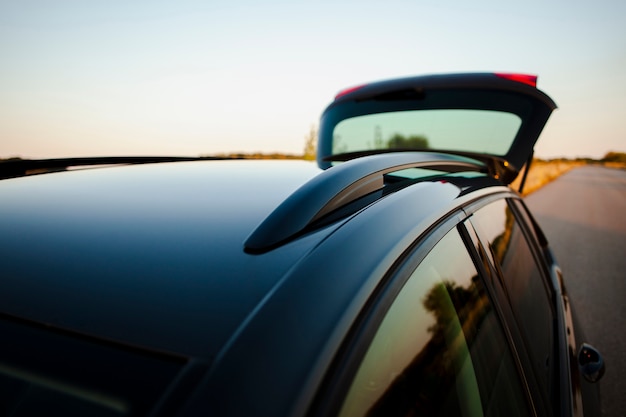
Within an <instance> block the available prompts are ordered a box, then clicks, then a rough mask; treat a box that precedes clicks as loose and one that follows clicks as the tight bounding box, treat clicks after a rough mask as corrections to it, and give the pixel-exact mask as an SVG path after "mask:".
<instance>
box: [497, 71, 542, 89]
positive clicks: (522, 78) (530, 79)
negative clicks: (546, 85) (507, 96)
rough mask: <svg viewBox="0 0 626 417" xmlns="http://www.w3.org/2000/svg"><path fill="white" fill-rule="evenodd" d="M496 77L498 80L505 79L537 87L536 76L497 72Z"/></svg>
mask: <svg viewBox="0 0 626 417" xmlns="http://www.w3.org/2000/svg"><path fill="white" fill-rule="evenodd" d="M495 75H496V76H498V77H500V78H505V79H507V80H511V81H516V82H518V83H522V84H526V85H529V86H531V87H537V76H536V75H528V74H509V73H502V72H497V73H495Z"/></svg>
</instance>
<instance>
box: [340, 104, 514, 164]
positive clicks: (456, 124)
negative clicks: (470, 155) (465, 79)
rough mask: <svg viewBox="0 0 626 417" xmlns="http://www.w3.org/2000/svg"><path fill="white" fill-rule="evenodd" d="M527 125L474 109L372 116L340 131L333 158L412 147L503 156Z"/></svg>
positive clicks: (342, 126)
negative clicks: (335, 156) (340, 155)
mask: <svg viewBox="0 0 626 417" xmlns="http://www.w3.org/2000/svg"><path fill="white" fill-rule="evenodd" d="M521 124H522V120H521V119H520V117H519V116H517V115H515V114H513V113H506V112H502V111H488V110H474V109H465V110H456V109H442V110H409V111H391V112H386V113H375V114H368V115H364V116H357V117H352V118H349V119H345V120H342V121H341V122H339V123H338V124H337V125H336V126H335V128H334V130H333V133H332V135H333V149H332V153H333V154H341V153H346V152H358V151H365V150H375V149H407V148H411V149H436V150H455V151H467V152H480V153H490V154H494V155H503V154H505V153H506V152H507V151H508V149H509V147H510V146H511V144H512V143H513V140H514V139H515V135H516V134H517V132H518V130H519V128H520V126H521Z"/></svg>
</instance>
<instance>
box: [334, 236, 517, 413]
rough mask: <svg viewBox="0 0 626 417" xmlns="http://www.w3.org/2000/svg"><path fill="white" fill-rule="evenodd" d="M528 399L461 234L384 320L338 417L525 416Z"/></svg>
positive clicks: (416, 276)
mask: <svg viewBox="0 0 626 417" xmlns="http://www.w3.org/2000/svg"><path fill="white" fill-rule="evenodd" d="M527 411H528V410H527V406H526V403H525V397H524V394H523V391H522V389H521V387H520V383H519V379H518V375H517V371H516V368H515V365H514V362H513V360H512V357H511V354H510V352H509V350H508V346H507V344H506V341H505V338H504V336H503V333H502V329H501V327H500V323H499V321H498V319H497V318H496V316H495V314H494V312H493V310H492V308H491V305H490V302H489V299H488V297H487V294H486V292H485V289H484V287H483V285H482V283H481V281H480V279H479V278H478V274H477V271H476V269H475V267H474V265H473V263H472V261H471V258H470V257H469V255H468V253H467V251H466V249H465V246H464V244H463V242H462V240H461V239H460V236H459V234H458V232H457V231H456V229H454V230H452V231H451V232H449V233H448V234H447V235H446V236H445V237H444V238H443V239H442V240H441V241H440V242H439V243H438V244H437V246H436V247H435V248H434V249H433V250H432V251H431V252H430V254H429V255H428V256H427V257H426V258H425V259H424V260H423V261H422V263H421V264H420V265H419V266H418V267H417V269H416V270H415V271H414V272H413V274H412V275H411V277H410V278H409V280H408V281H407V282H406V284H405V285H404V287H403V288H402V290H401V291H400V293H399V294H398V296H397V298H396V299H395V300H394V302H393V304H392V306H391V307H390V309H389V311H388V312H387V314H386V316H385V317H384V319H383V321H382V323H381V325H380V327H379V329H378V331H377V332H376V335H375V336H374V339H373V341H372V343H371V345H370V347H369V349H368V351H367V353H366V355H365V357H364V359H363V361H362V363H361V365H360V368H359V370H358V372H357V374H356V376H355V379H354V381H353V383H352V385H351V388H350V391H349V393H348V395H347V397H346V400H345V402H344V405H343V407H342V409H341V413H340V415H341V416H463V417H471V416H498V415H507V416H522V415H528V412H527Z"/></svg>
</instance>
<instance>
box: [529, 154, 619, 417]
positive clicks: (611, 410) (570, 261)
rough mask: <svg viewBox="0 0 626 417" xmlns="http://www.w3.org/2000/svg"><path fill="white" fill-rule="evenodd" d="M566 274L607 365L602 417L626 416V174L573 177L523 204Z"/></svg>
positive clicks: (585, 170) (586, 171) (599, 171)
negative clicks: (625, 378)
mask: <svg viewBox="0 0 626 417" xmlns="http://www.w3.org/2000/svg"><path fill="white" fill-rule="evenodd" d="M526 203H527V205H528V207H529V208H530V210H531V211H532V213H533V214H534V216H535V218H536V219H537V221H538V222H539V224H540V225H541V227H542V229H543V231H544V232H545V234H546V236H547V238H548V241H549V242H550V245H551V247H552V250H553V251H554V253H555V256H556V258H557V260H558V262H559V264H560V266H561V269H562V270H563V273H564V276H565V283H566V286H567V289H568V291H569V294H570V297H571V300H572V304H573V306H574V308H575V309H576V311H577V312H578V316H579V318H580V321H581V325H582V327H583V330H584V332H585V335H586V339H587V341H588V342H589V343H590V344H592V345H593V346H595V347H596V348H598V349H599V350H600V352H601V353H602V354H603V356H604V359H605V363H606V374H605V375H604V378H603V379H602V380H601V382H600V393H601V396H602V411H603V416H605V417H626V382H625V380H624V377H625V376H626V307H625V305H626V170H617V169H609V168H602V167H594V166H587V167H582V168H577V169H575V170H572V171H569V172H567V173H566V174H564V175H563V176H561V177H560V178H559V179H557V180H556V181H554V182H552V183H550V184H548V185H546V186H545V187H544V188H542V189H540V190H539V191H536V192H535V193H533V194H531V195H530V196H528V197H527V198H526Z"/></svg>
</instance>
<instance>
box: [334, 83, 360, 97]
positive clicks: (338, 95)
mask: <svg viewBox="0 0 626 417" xmlns="http://www.w3.org/2000/svg"><path fill="white" fill-rule="evenodd" d="M366 85H367V84H363V85H357V86H356V87H350V88H346V89H345V90H341V91H340V92H338V93H337V95H336V96H335V100H337V99H338V98H339V97H343V96H345V95H346V94H350V93H351V92H353V91H356V90H359V89H361V88H363V87H365V86H366Z"/></svg>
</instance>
